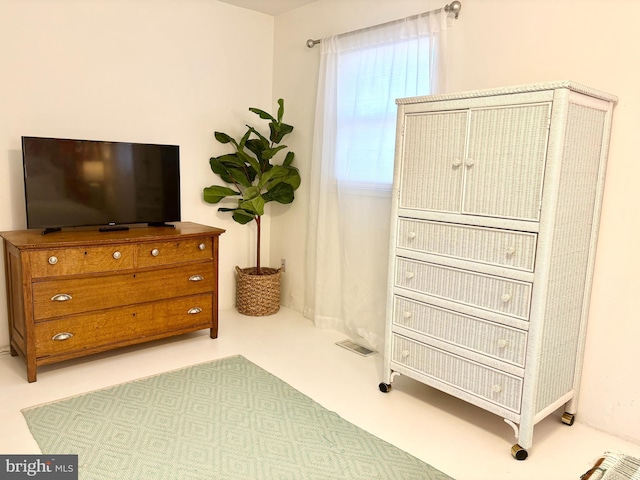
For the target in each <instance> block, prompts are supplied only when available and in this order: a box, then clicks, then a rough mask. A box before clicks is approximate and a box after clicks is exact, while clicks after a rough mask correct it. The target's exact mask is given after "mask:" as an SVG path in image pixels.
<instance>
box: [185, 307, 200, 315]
mask: <svg viewBox="0 0 640 480" xmlns="http://www.w3.org/2000/svg"><path fill="white" fill-rule="evenodd" d="M187 313H188V314H189V315H197V314H198V313H202V309H201V308H200V307H193V308H190V309H189V311H188V312H187Z"/></svg>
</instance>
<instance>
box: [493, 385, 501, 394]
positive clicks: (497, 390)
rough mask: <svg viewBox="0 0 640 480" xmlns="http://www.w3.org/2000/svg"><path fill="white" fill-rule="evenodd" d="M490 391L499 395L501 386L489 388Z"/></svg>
mask: <svg viewBox="0 0 640 480" xmlns="http://www.w3.org/2000/svg"><path fill="white" fill-rule="evenodd" d="M491 390H493V391H494V393H500V392H501V391H502V385H494V386H493V387H491Z"/></svg>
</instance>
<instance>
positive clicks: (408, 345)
mask: <svg viewBox="0 0 640 480" xmlns="http://www.w3.org/2000/svg"><path fill="white" fill-rule="evenodd" d="M391 356H392V360H393V361H394V362H396V363H398V364H401V365H404V366H406V367H409V368H411V369H413V370H415V371H417V372H419V373H421V374H423V375H427V376H429V377H432V378H435V379H437V380H439V381H441V382H444V383H447V384H449V385H452V386H454V387H456V388H458V389H460V390H462V391H464V392H467V393H470V394H473V395H476V396H478V397H480V398H483V399H485V400H488V401H490V402H492V403H495V404H497V405H500V406H502V407H504V408H507V409H509V410H512V411H514V412H516V413H518V412H520V403H521V396H522V379H521V378H518V377H514V376H512V375H509V374H506V373H504V372H500V371H498V370H495V369H493V368H490V367H486V366H484V365H480V364H478V363H475V362H472V361H470V360H466V359H464V358H461V357H458V356H456V355H451V354H449V353H445V352H443V351H441V350H438V349H437V348H432V347H430V346H428V345H424V344H422V343H419V342H416V341H413V340H410V339H408V338H406V337H403V336H401V335H393V341H392V352H391Z"/></svg>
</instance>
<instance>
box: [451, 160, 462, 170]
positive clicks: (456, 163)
mask: <svg viewBox="0 0 640 480" xmlns="http://www.w3.org/2000/svg"><path fill="white" fill-rule="evenodd" d="M460 165H462V160H460V159H459V158H456V159H455V160H454V161H453V168H458V167H459V166H460Z"/></svg>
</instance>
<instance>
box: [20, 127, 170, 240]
mask: <svg viewBox="0 0 640 480" xmlns="http://www.w3.org/2000/svg"><path fill="white" fill-rule="evenodd" d="M22 159H23V167H24V181H25V197H26V209H27V227H28V228H41V229H44V231H46V232H48V231H52V230H58V229H60V228H62V227H81V226H94V225H95V226H103V228H102V230H108V229H120V228H126V227H124V225H126V224H136V223H148V224H151V225H158V224H159V225H162V224H165V223H166V222H177V221H180V148H179V147H178V146H177V145H151V144H141V143H124V142H103V141H93V140H70V139H61V138H41V137H22Z"/></svg>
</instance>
